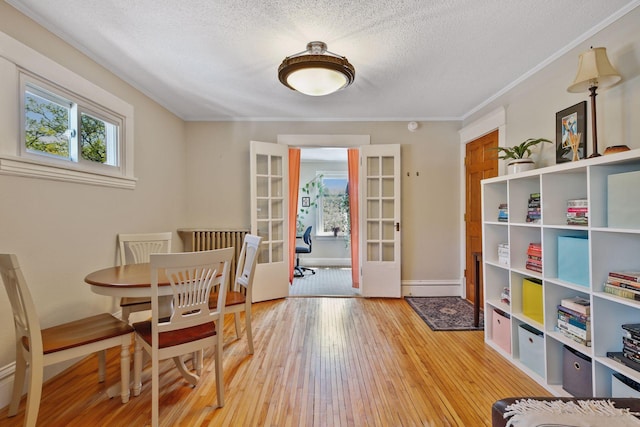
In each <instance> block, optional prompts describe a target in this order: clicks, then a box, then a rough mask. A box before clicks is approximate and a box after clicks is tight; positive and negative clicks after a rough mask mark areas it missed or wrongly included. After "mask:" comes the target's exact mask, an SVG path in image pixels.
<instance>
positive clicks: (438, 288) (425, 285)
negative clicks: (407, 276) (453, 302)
mask: <svg viewBox="0 0 640 427" xmlns="http://www.w3.org/2000/svg"><path fill="white" fill-rule="evenodd" d="M461 295H462V287H461V285H460V282H459V281H457V280H404V281H402V296H403V297H448V296H455V297H457V296H461Z"/></svg>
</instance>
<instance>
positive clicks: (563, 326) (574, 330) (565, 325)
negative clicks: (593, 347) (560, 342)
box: [558, 319, 591, 340]
mask: <svg viewBox="0 0 640 427" xmlns="http://www.w3.org/2000/svg"><path fill="white" fill-rule="evenodd" d="M558 328H560V330H564V331H567V332H569V333H571V334H573V335H575V336H577V337H579V338H582V339H583V340H591V329H586V330H585V329H582V328H580V327H578V326H575V325H572V324H570V323H569V322H565V321H562V320H560V319H558Z"/></svg>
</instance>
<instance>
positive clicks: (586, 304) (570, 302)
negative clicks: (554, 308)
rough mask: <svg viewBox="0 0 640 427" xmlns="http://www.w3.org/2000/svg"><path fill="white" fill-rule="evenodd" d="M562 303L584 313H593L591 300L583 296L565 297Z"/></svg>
mask: <svg viewBox="0 0 640 427" xmlns="http://www.w3.org/2000/svg"><path fill="white" fill-rule="evenodd" d="M560 305H561V306H563V307H567V308H569V309H571V310H573V311H577V312H578V313H582V314H587V315H588V314H591V301H589V300H588V299H585V298H582V297H578V296H576V297H573V298H565V299H562V300H560Z"/></svg>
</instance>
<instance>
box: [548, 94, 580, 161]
mask: <svg viewBox="0 0 640 427" xmlns="http://www.w3.org/2000/svg"><path fill="white" fill-rule="evenodd" d="M578 134H579V136H578ZM578 139H579V143H577V142H578ZM572 141H573V143H574V144H576V143H577V144H576V146H577V156H576V158H577V159H584V158H585V157H586V155H587V149H586V141H587V101H582V102H581V103H579V104H576V105H572V106H571V107H569V108H565V109H564V110H562V111H558V112H557V113H556V163H565V162H570V161H572V160H574V153H573V150H572V149H571V143H572Z"/></svg>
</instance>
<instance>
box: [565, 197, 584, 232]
mask: <svg viewBox="0 0 640 427" xmlns="http://www.w3.org/2000/svg"><path fill="white" fill-rule="evenodd" d="M567 224H568V225H584V226H586V225H588V224H589V204H588V201H587V199H571V200H567Z"/></svg>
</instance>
